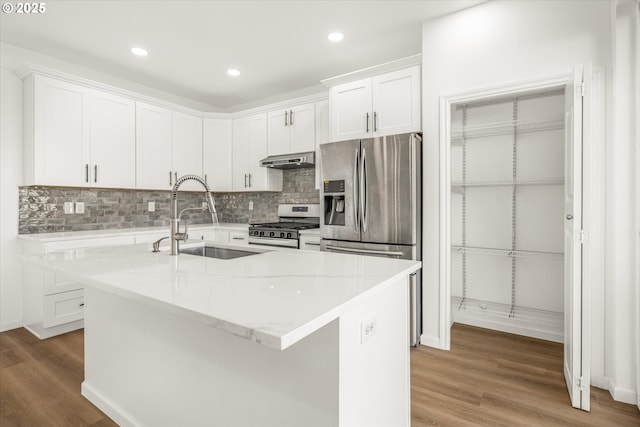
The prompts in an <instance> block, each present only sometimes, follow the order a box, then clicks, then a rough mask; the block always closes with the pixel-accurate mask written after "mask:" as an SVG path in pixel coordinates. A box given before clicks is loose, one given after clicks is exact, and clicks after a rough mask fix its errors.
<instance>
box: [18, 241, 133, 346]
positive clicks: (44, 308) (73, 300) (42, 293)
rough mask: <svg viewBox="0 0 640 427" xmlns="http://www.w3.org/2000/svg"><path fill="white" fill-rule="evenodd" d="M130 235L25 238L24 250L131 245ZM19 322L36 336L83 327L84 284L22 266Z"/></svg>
mask: <svg viewBox="0 0 640 427" xmlns="http://www.w3.org/2000/svg"><path fill="white" fill-rule="evenodd" d="M133 243H134V238H133V237H131V236H126V237H103V238H96V239H86V238H85V239H81V240H65V241H56V242H37V241H32V240H29V241H26V242H25V243H24V254H25V255H33V254H46V253H51V252H56V251H61V250H67V249H75V250H77V251H81V250H82V249H87V248H92V247H100V246H118V245H131V244H133ZM23 280H24V282H23V290H24V294H23V295H24V299H23V325H24V327H25V328H26V329H27V330H28V331H30V332H31V333H33V334H34V335H35V336H37V337H38V338H40V339H45V338H49V337H53V336H55V335H60V334H64V333H67V332H70V331H74V330H76V329H81V328H83V327H84V320H83V319H84V284H83V283H81V282H78V281H76V280H73V279H71V278H70V277H67V276H65V275H64V274H61V273H54V272H51V271H46V270H40V269H38V268H34V267H32V266H31V265H25V267H24V268H23Z"/></svg>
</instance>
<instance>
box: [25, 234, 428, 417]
mask: <svg viewBox="0 0 640 427" xmlns="http://www.w3.org/2000/svg"><path fill="white" fill-rule="evenodd" d="M25 260H26V261H27V262H29V263H31V264H35V265H37V266H39V267H41V268H44V269H47V270H50V271H53V272H57V273H61V274H65V275H66V276H69V277H72V278H74V279H75V280H78V281H82V282H83V283H84V284H85V285H86V288H85V379H84V383H83V385H82V394H83V395H84V396H85V397H87V399H89V400H90V401H91V402H92V403H94V404H95V405H96V406H98V407H99V408H100V409H101V410H103V411H104V412H105V413H106V414H107V415H109V416H110V417H111V418H113V419H114V420H115V421H116V422H117V423H119V424H120V425H131V426H196V425H202V426H205V425H206V426H214V425H223V426H234V425H238V426H250V425H256V426H271V425H273V426H301V425H304V426H316V425H317V426H338V425H367V426H375V425H381V426H382V425H385V426H387V425H394V426H396V425H397V426H400V425H409V424H410V397H409V342H408V336H409V331H408V327H409V325H408V306H409V304H408V303H409V299H408V281H409V279H408V277H409V275H410V274H412V273H414V272H415V271H416V270H417V269H419V268H420V263H419V262H415V261H407V260H392V259H382V258H373V257H362V256H357V255H342V254H332V253H326V252H311V251H270V252H265V253H260V254H255V255H251V256H246V257H242V258H236V259H233V260H221V259H213V258H206V257H202V256H195V255H186V254H182V255H179V256H170V255H169V254H168V253H166V252H161V253H151V252H149V250H148V245H128V246H117V247H106V248H95V249H77V250H68V251H63V252H56V253H50V254H43V255H33V256H29V257H25Z"/></svg>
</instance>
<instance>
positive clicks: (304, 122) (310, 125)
mask: <svg viewBox="0 0 640 427" xmlns="http://www.w3.org/2000/svg"><path fill="white" fill-rule="evenodd" d="M315 115H316V107H315V104H304V105H298V106H296V107H292V108H291V110H290V111H289V129H290V131H291V140H290V141H291V142H290V143H289V150H290V151H289V152H291V153H305V152H307V151H313V150H315V149H316V135H315V132H316V129H315V124H316V117H315Z"/></svg>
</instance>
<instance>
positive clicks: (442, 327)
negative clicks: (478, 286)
mask: <svg viewBox="0 0 640 427" xmlns="http://www.w3.org/2000/svg"><path fill="white" fill-rule="evenodd" d="M603 74H604V72H603V69H602V68H601V67H594V68H593V82H592V83H593V84H592V85H591V91H592V93H590V94H589V95H590V96H589V98H590V102H589V105H585V107H584V108H585V115H584V121H585V123H588V124H589V126H586V127H585V129H584V132H583V133H584V135H585V138H584V140H583V218H584V219H583V229H584V233H585V244H584V246H583V262H582V273H583V282H582V293H583V297H582V326H583V328H582V336H583V349H582V353H583V359H582V360H583V366H585V367H586V369H587V372H589V368H590V367H591V364H592V362H591V355H592V353H594V354H593V355H594V356H595V360H594V362H596V363H595V366H593V367H594V368H595V369H594V370H593V374H594V375H593V376H594V381H593V382H594V385H599V384H600V382H601V380H602V381H603V380H604V298H600V299H596V300H594V301H593V307H592V299H591V296H592V292H593V291H595V292H593V293H594V294H595V295H596V296H597V297H598V296H600V295H604V185H603V184H602V183H603V182H604V160H605V159H604V118H605V114H604V96H603V90H604V89H603V81H604V79H603ZM572 75H573V73H572V72H567V73H563V74H558V75H552V76H549V77H543V78H538V79H531V80H525V81H519V82H512V83H507V84H502V85H495V86H487V87H482V88H477V89H471V90H465V91H459V92H452V93H448V94H444V95H442V96H440V99H439V101H440V132H439V134H440V144H439V151H440V188H439V190H440V200H439V204H440V215H439V221H440V236H439V240H440V262H439V270H440V271H439V278H440V280H439V282H440V283H439V307H440V310H439V319H438V320H439V329H438V331H439V339H438V340H437V341H433V342H432V344H436V346H437V347H438V348H440V349H444V350H450V348H451V324H452V323H451V322H452V316H451V217H450V215H451V192H450V188H451V147H450V142H449V141H450V137H451V107H452V106H453V105H454V104H457V103H463V102H472V101H476V100H480V99H483V98H486V97H500V96H505V97H507V96H510V95H515V94H521V93H524V92H533V91H541V90H545V89H548V90H551V89H557V88H561V87H564V86H565V85H566V84H567V83H568V82H569V81H570V79H571V78H572ZM592 308H593V310H592ZM592 315H594V316H595V318H592ZM592 324H593V325H594V326H595V328H594V330H593V333H594V334H593V335H592ZM423 329H424V328H423ZM587 383H588V381H587Z"/></svg>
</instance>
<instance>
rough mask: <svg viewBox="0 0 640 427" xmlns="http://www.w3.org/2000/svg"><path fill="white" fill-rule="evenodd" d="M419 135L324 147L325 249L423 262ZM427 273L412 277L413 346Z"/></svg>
mask: <svg viewBox="0 0 640 427" xmlns="http://www.w3.org/2000/svg"><path fill="white" fill-rule="evenodd" d="M421 143H422V138H421V136H420V135H419V134H416V133H408V134H402V135H391V136H383V137H378V138H370V139H358V140H351V141H341V142H334V143H330V144H323V145H321V146H320V167H321V177H322V186H321V194H320V202H321V204H322V211H321V214H322V218H321V219H320V235H321V237H322V240H321V241H320V249H321V250H323V251H331V252H341V253H352V254H359V255H370V256H380V257H390V258H401V259H413V260H421V259H422V251H421V238H422V235H421V227H420V224H421V222H422V197H421V194H422V192H421V181H422V179H421V176H422V169H421V164H422V157H421ZM420 276H421V275H420V274H419V273H418V274H417V275H416V276H412V278H411V279H412V280H411V283H410V295H411V318H410V326H411V336H410V341H411V345H416V344H417V343H418V340H419V336H420V329H421V310H420V306H421V304H420V301H421V277H420Z"/></svg>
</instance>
